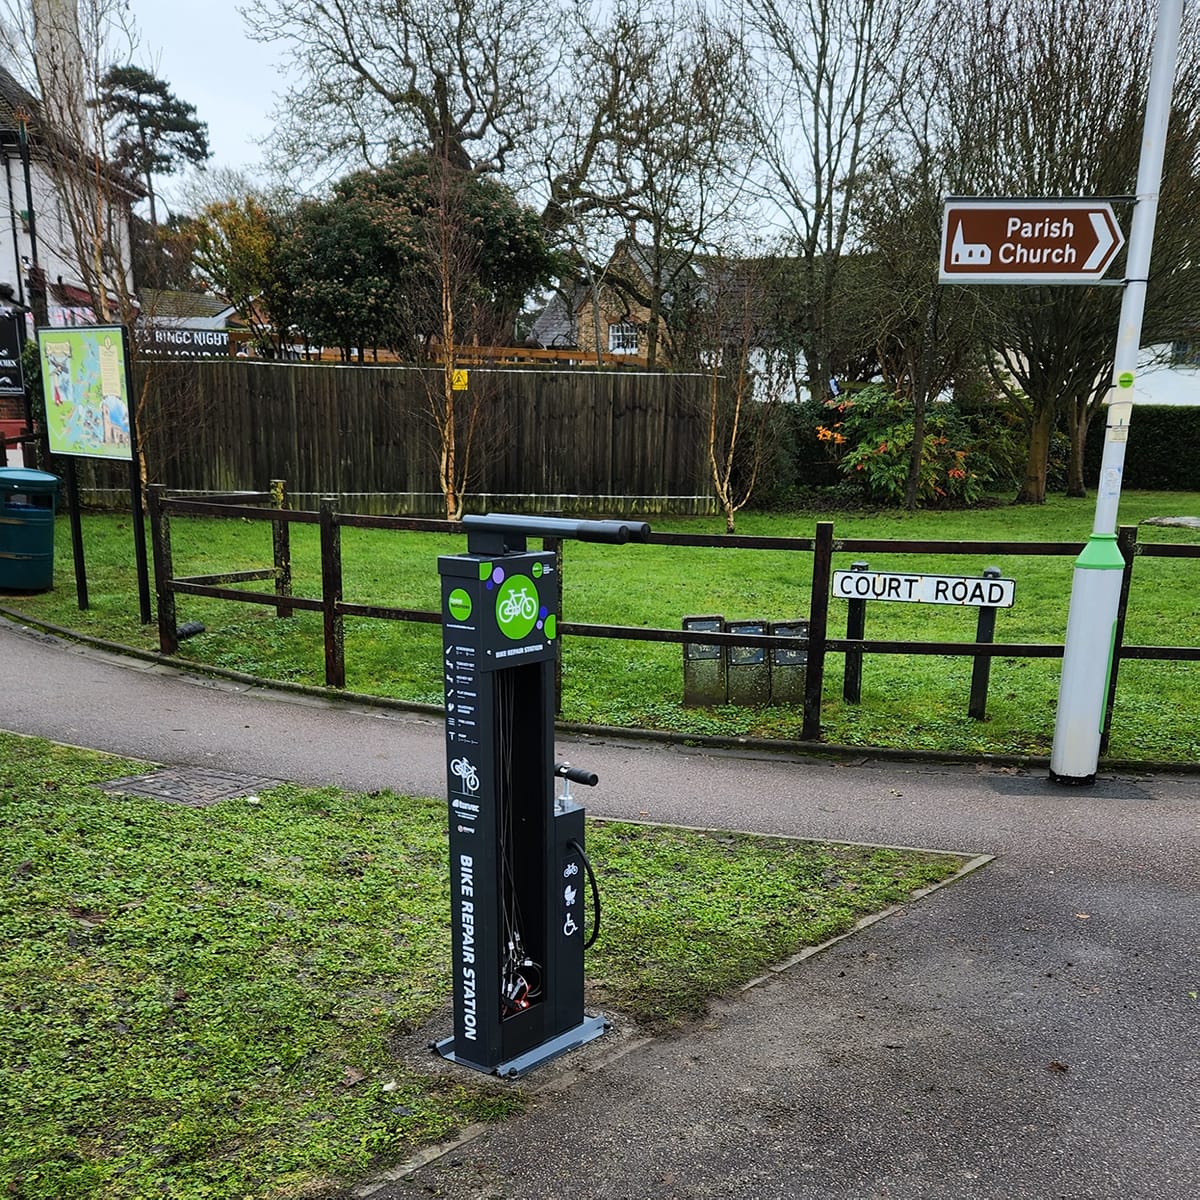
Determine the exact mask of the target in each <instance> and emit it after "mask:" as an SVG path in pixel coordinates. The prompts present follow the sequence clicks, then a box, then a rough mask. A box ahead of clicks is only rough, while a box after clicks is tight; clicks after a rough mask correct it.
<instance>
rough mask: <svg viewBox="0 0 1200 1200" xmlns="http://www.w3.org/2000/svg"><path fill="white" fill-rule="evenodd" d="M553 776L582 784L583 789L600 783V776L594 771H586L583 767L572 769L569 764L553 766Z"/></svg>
mask: <svg viewBox="0 0 1200 1200" xmlns="http://www.w3.org/2000/svg"><path fill="white" fill-rule="evenodd" d="M554 773H555V775H561V776H562V777H563V778H564V779H569V780H570V781H571V782H572V783H582V784H583V786H584V787H595V786H596V784H598V783H599V782H600V776H599V775H597V774H596V772H595V771H587V770H585V769H584V768H583V767H573V766H571V764H570V763H565V762H560V763H555V764H554Z"/></svg>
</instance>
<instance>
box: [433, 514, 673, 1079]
mask: <svg viewBox="0 0 1200 1200" xmlns="http://www.w3.org/2000/svg"><path fill="white" fill-rule="evenodd" d="M463 526H464V527H465V529H466V532H467V552H466V554H455V555H443V556H441V557H440V558H439V559H438V573H439V574H440V576H441V581H442V643H443V666H444V677H445V684H446V778H447V783H448V803H449V813H450V889H451V891H450V909H451V923H452V931H453V964H452V965H453V977H454V1033H453V1035H452V1036H451V1037H448V1038H445V1039H444V1040H443V1041H440V1042H437V1043H435V1045H434V1049H436V1050H437V1052H438V1053H439V1054H441V1055H442V1056H443V1057H444V1058H447V1059H450V1060H451V1061H453V1062H456V1063H461V1064H463V1065H464V1066H468V1067H471V1068H474V1069H475V1070H479V1071H487V1072H494V1073H495V1074H497V1075H501V1076H504V1077H506V1078H515V1077H517V1076H520V1075H524V1074H525V1073H526V1072H528V1071H531V1070H532V1069H533V1068H534V1067H537V1066H539V1065H541V1064H542V1063H545V1062H548V1061H549V1060H550V1059H552V1058H555V1057H557V1056H558V1055H560V1054H563V1053H565V1052H566V1051H568V1050H571V1049H574V1048H575V1047H576V1046H581V1045H583V1044H584V1043H585V1042H589V1041H591V1040H592V1039H593V1038H596V1037H599V1036H600V1034H602V1033H603V1032H604V1030H605V1028H606V1027H607V1026H606V1022H605V1020H604V1018H602V1017H587V1016H585V1015H584V1011H583V953H584V950H585V949H586V947H587V946H588V945H590V944H591V942H592V941H594V940H595V935H596V933H597V932H598V930H599V925H598V922H599V915H600V913H599V893H598V891H597V889H596V882H595V877H594V876H593V875H592V873H591V866H590V864H589V863H588V861H587V856H586V854H585V852H584V810H583V808H582V807H581V806H580V805H579V804H577V803H575V801H574V799H573V797H572V796H571V792H570V784H571V782H572V781H574V782H577V783H583V784H587V785H592V784H595V783H596V776H595V775H593V774H591V773H590V772H588V771H584V770H580V769H578V768H574V767H571V766H569V765H568V764H566V763H560V764H558V765H557V766H556V765H555V762H554V674H555V660H556V656H557V650H558V647H557V635H558V630H557V623H558V619H559V618H558V611H557V610H558V605H559V595H560V590H559V579H558V569H557V567H556V563H555V555H554V554H553V553H552V552H549V551H544V550H543V551H532V552H531V551H528V550H527V549H526V538H528V537H537V538H573V539H578V540H580V541H589V542H607V543H611V544H623V543H626V542H629V541H645V540H646V539H647V538H648V537H649V534H650V527H649V526H648V525H646V524H644V523H643V522H639V521H572V520H563V519H561V518H552V517H520V516H508V515H502V514H489V515H487V516H475V517H472V516H468V517H464V518H463ZM556 777H557V778H560V779H562V781H563V782H562V785H563V793H562V794H561V795H559V796H557V797H556V796H555V779H556ZM585 876H586V877H587V880H588V882H589V883H590V887H591V893H592V908H591V933H590V935H589V937H588V938H587V939H586V941H585V931H584V924H585V913H584V884H585Z"/></svg>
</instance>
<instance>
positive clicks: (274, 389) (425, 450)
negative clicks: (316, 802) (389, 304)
mask: <svg viewBox="0 0 1200 1200" xmlns="http://www.w3.org/2000/svg"><path fill="white" fill-rule="evenodd" d="M143 370H150V371H152V372H153V374H152V375H151V376H150V381H149V392H148V396H147V403H146V405H145V411H144V412H143V414H142V421H141V428H142V431H143V439H144V442H145V444H146V447H147V454H148V459H149V462H150V471H151V478H150V480H149V482H152V483H163V484H165V485H166V486H168V487H170V488H173V489H181V490H199V491H242V490H263V489H265V488H266V487H267V486H268V484H269V483H270V481H271V480H272V479H286V480H287V484H288V490H289V491H290V492H291V493H292V494H293V495H296V496H298V497H301V496H304V497H313V496H320V495H330V494H335V493H340V494H343V495H347V494H351V493H367V494H372V493H378V494H385V495H386V494H392V495H395V494H396V493H432V494H433V497H434V499H433V501H432V504H431V510H432V511H436V509H437V502H436V496H437V495H438V493H439V491H440V489H439V487H438V483H437V447H436V439H435V436H434V432H433V423H432V420H431V417H430V411H429V402H428V395H429V390H428V389H429V388H430V387H433V388H436V387H438V386H439V385H440V380H439V378H438V374H437V372H429V373H428V374H424V373H423V372H422V371H421V370H420V369H418V368H414V367H387V368H369V367H368V368H357V367H335V366H318V365H306V364H282V363H280V364H276V363H257V362H242V361H238V360H230V361H224V360H198V361H193V362H187V363H154V364H149V365H142V366H140V367H139V370H138V373H137V377H136V378H135V386H137V385H138V384H139V383H140V378H141V371H143ZM470 380H471V383H470V386H471V387H472V389H473V391H475V395H474V397H473V398H475V399H478V400H479V401H480V402H481V403H482V404H483V405H484V406H485V409H486V411H487V414H488V420H487V421H486V422H485V424H484V427H482V429H481V434H480V436H479V438H478V441H477V444H476V445H475V446H474V448H473V470H472V480H471V483H470V486H469V489H468V490H469V491H471V492H487V493H492V494H510V495H511V494H517V495H519V494H534V495H547V494H560V493H565V494H579V495H602V496H607V495H618V496H619V495H627V496H670V495H684V496H692V495H703V494H707V493H708V491H709V484H708V471H707V461H706V457H705V445H704V436H703V435H704V429H703V421H702V420H701V419H700V418H701V414H702V396H703V385H704V381H703V379H702V378H700V377H698V376H694V375H669V374H654V373H651V372H644V371H639V372H622V371H612V370H609V371H567V370H553V369H550V370H544V371H543V370H509V371H506V370H503V369H494V370H487V369H484V368H478V367H476V368H472V370H471V373H470ZM476 389H477V390H476ZM80 468H81V469H80V476H81V479H80V482H81V484H82V486H83V487H84V488H85V489H90V490H92V491H93V492H96V491H99V492H101V493H103V492H105V491H107V492H109V493H111V494H112V497H113V498H114V499H116V500H117V501H118V502H119V498H120V495H121V493H123V492H124V493H126V494H127V490H128V489H127V483H126V480H125V479H124V478H123V477H122V470H123V469H122V468H120V467H119V466H117V467H114V465H113V464H110V463H106V462H103V461H99V460H82V461H81V464H80Z"/></svg>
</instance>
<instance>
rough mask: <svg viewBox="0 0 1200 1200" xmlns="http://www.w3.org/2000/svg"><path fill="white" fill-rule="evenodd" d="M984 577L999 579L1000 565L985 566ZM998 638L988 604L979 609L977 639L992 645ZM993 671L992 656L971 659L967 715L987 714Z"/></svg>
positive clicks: (978, 655) (979, 655) (976, 717)
mask: <svg viewBox="0 0 1200 1200" xmlns="http://www.w3.org/2000/svg"><path fill="white" fill-rule="evenodd" d="M983 577H984V579H999V578H1000V568H999V567H984V568H983ZM995 640H996V610H995V608H993V607H989V606H988V605H983V606H981V607H980V609H979V619H978V621H977V622H976V625H975V641H976V643H977V644H979V645H984V646H986V645H990V644H991V643H992V642H994V641H995ZM991 672H992V656H991V655H990V654H977V655H976V656H975V657H974V658H973V659H972V660H971V699H970V702H969V703H968V704H967V716H968V717H973V718H974V719H975V720H976V721H982V720H983V719H984V717H985V716H986V715H987V694H988V678H989V677H990V675H991Z"/></svg>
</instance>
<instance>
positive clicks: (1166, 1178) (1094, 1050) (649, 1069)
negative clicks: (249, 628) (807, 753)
mask: <svg viewBox="0 0 1200 1200" xmlns="http://www.w3.org/2000/svg"><path fill="white" fill-rule="evenodd" d="M0 679H3V681H4V684H5V701H4V710H3V716H2V717H0V725H2V726H3V727H6V728H9V729H12V730H15V731H18V732H23V733H31V734H38V735H41V736H44V737H50V738H55V739H57V740H59V741H64V742H71V743H75V744H78V745H85V746H92V747H96V748H99V749H105V750H111V751H115V752H118V753H122V754H128V755H134V756H137V757H142V758H147V759H151V760H153V761H156V762H161V763H169V764H173V765H175V764H178V765H184V764H187V765H203V766H210V767H217V768H220V769H223V770H229V771H236V772H244V773H247V774H255V775H268V776H271V777H276V778H282V779H293V780H297V781H300V782H305V783H335V784H338V785H340V786H343V787H348V788H355V789H374V788H379V787H392V788H395V789H397V790H401V791H415V792H420V793H428V794H433V795H444V778H443V774H442V772H443V765H442V763H443V759H442V728H441V722H440V721H438V720H434V719H431V718H426V717H420V716H414V715H410V714H404V713H399V712H394V711H386V710H379V709H369V708H362V709H358V708H354V707H351V706H349V705H346V704H343V703H337V702H329V701H326V700H323V699H313V698H309V697H299V696H289V695H285V694H281V693H277V692H272V691H270V690H267V689H256V688H248V687H245V686H242V685H235V684H231V683H228V682H220V681H214V680H209V679H203V678H200V677H193V676H189V675H187V674H186V673H182V672H180V671H178V670H176V669H175V668H171V667H164V666H160V665H156V664H150V663H145V662H138V661H136V660H132V659H124V658H118V657H116V656H110V655H106V654H103V653H100V652H97V651H95V650H90V649H85V648H81V647H78V646H73V645H70V644H67V643H63V642H60V641H58V640H56V639H53V638H47V637H44V636H42V635H36V634H31V633H30V632H28V631H22V630H21V629H19V628H18V627H17V626H14V625H12V624H10V623H6V622H0ZM559 753H560V757H565V758H569V759H570V760H571V761H572V762H574V763H576V764H577V765H581V766H587V767H590V768H592V769H594V770H596V771H597V772H599V774H600V777H601V782H600V786H599V787H597V788H595V789H594V790H592V791H588V792H586V793H585V796H584V799H585V800H586V803H587V807H588V811H589V812H590V813H592V814H593V815H597V816H614V817H632V818H637V819H642V820H655V821H666V822H673V823H679V824H687V825H701V826H720V827H725V828H734V829H748V830H758V831H762V832H765V833H779V834H788V835H796V836H803V837H816V838H833V839H844V840H848V841H863V842H881V843H889V844H898V845H920V846H930V847H937V848H943V849H948V850H959V851H967V852H971V853H977V854H990V855H995V856H996V857H995V860H994V861H992V862H991V863H989V864H988V865H987V866H985V867H984V868H982V869H981V870H979V871H976V872H974V873H973V874H971V875H969V876H967V877H966V878H965V879H963V880H961V881H960V882H958V883H956V884H954V885H952V886H951V887H948V888H944V889H942V890H941V891H938V892H936V893H934V894H933V895H931V896H929V897H927V898H926V899H924V900H921V901H920V902H918V903H915V904H911V905H907V906H904V907H903V908H901V909H900V910H899V911H898V912H896V913H894V914H893V915H891V916H889V917H887V918H886V919H884V920H882V921H880V922H878V923H876V924H874V925H872V926H871V927H870V928H869V929H866V930H864V931H863V932H861V933H859V934H857V935H856V936H854V937H852V938H849V939H846V940H844V941H842V942H840V943H838V944H837V945H836V946H834V947H832V948H831V949H829V950H828V951H826V952H825V953H823V954H820V955H817V956H815V957H812V958H809V959H807V960H805V961H804V962H802V963H800V964H799V965H797V966H795V967H793V968H792V969H791V970H789V971H786V972H783V973H780V974H779V975H778V976H776V977H774V978H772V979H771V981H770V982H768V983H766V984H764V985H762V986H759V987H756V988H753V989H751V990H749V991H747V992H744V993H741V994H739V995H738V996H736V997H733V998H730V999H728V1000H726V1001H724V1002H722V1003H720V1004H718V1005H716V1006H715V1007H714V1010H713V1012H712V1014H711V1017H710V1019H709V1020H707V1021H706V1022H704V1023H703V1024H702V1025H700V1026H698V1027H696V1028H695V1029H691V1030H688V1031H686V1032H683V1033H680V1034H676V1035H673V1036H670V1037H666V1038H662V1039H655V1040H649V1041H647V1040H640V1039H638V1038H637V1037H636V1034H635V1033H634V1031H631V1030H629V1029H624V1028H622V1027H621V1026H620V1023H618V1027H617V1028H616V1029H615V1031H614V1032H613V1033H612V1034H610V1035H609V1036H608V1037H606V1038H603V1039H601V1040H600V1041H598V1042H596V1043H594V1044H593V1045H592V1046H591V1047H588V1048H586V1049H585V1050H583V1051H581V1052H579V1053H578V1054H576V1055H574V1056H571V1057H570V1058H568V1059H564V1060H561V1063H560V1064H555V1065H552V1066H551V1067H548V1068H545V1069H544V1071H545V1075H544V1077H542V1078H539V1076H540V1075H541V1073H540V1072H539V1073H537V1074H535V1075H534V1076H532V1077H531V1079H530V1083H531V1084H532V1085H533V1086H534V1087H535V1088H538V1087H539V1085H540V1090H539V1091H538V1092H537V1093H536V1095H535V1098H534V1102H533V1103H532V1104H531V1106H530V1108H529V1110H528V1111H527V1112H526V1113H525V1114H524V1115H523V1116H521V1117H519V1118H517V1119H516V1120H513V1121H510V1122H508V1123H506V1124H505V1125H504V1126H502V1127H500V1128H496V1129H490V1130H487V1131H485V1132H483V1133H481V1134H479V1135H478V1136H476V1137H474V1138H472V1139H471V1140H469V1141H467V1142H465V1143H464V1144H462V1145H460V1146H458V1147H456V1148H455V1149H453V1150H452V1151H451V1152H450V1153H448V1154H446V1155H443V1156H442V1157H440V1158H437V1159H434V1160H432V1161H430V1162H426V1163H424V1164H423V1165H419V1166H418V1167H417V1168H416V1169H415V1171H414V1172H413V1173H412V1174H410V1175H408V1176H405V1177H399V1178H395V1179H392V1180H382V1179H381V1180H377V1181H374V1182H373V1183H371V1184H368V1185H365V1186H363V1187H360V1188H358V1189H356V1190H355V1192H354V1195H355V1196H365V1195H368V1194H370V1195H372V1196H373V1197H374V1198H375V1200H408V1198H410V1197H427V1196H429V1195H437V1196H445V1197H451V1198H462V1200H466V1198H468V1197H469V1198H472V1200H475V1198H478V1200H484V1198H487V1200H493V1198H500V1200H535V1198H536V1200H548V1198H549V1200H552V1198H556V1197H563V1198H566V1197H572V1198H574V1197H580V1198H583V1200H587V1198H595V1200H643V1198H645V1200H650V1198H654V1200H693V1198H694V1200H698V1198H701V1197H718V1198H722V1200H741V1198H743V1197H744V1198H746V1200H749V1198H751V1197H753V1198H754V1200H774V1198H779V1200H785V1198H787V1200H792V1198H801V1197H803V1198H808V1197H812V1198H814V1200H815V1198H841V1197H846V1198H850V1197H855V1198H858V1197H862V1198H875V1197H879V1198H884V1197H886V1198H889V1200H902V1198H910V1197H911V1198H918V1197H935V1196H936V1197H968V1198H973V1197H996V1198H999V1197H1005V1198H1007V1197H1022V1198H1025V1197H1032V1198H1041V1197H1046V1198H1057V1197H1062V1198H1070V1200H1084V1198H1087V1200H1108V1198H1113V1200H1124V1198H1126V1197H1155V1198H1156V1200H1191V1198H1193V1197H1195V1196H1198V1195H1200V1103H1198V1098H1200V999H1198V998H1197V993H1200V953H1198V951H1200V776H1184V775H1179V776H1174V775H1149V774H1144V775H1132V774H1123V775H1106V776H1102V778H1101V780H1100V782H1099V783H1098V784H1097V786H1096V787H1094V788H1085V789H1063V788H1057V787H1055V786H1053V785H1051V784H1049V783H1048V782H1047V781H1046V779H1045V771H1044V768H1030V769H1028V770H1025V769H1016V768H1006V769H999V768H995V767H987V766H983V765H981V766H979V767H974V766H967V767H960V766H954V767H949V766H938V765H929V764H925V763H917V762H895V761H883V760H881V759H878V758H873V757H871V756H869V755H864V756H862V757H860V758H856V759H853V760H846V761H825V760H818V759H811V758H789V757H786V756H782V755H781V756H771V755H757V756H756V755H742V754H734V753H728V754H723V753H714V752H711V751H703V750H696V749H691V750H689V749H680V748H671V747H664V746H648V745H640V744H635V743H632V742H628V743H626V742H616V741H611V740H600V739H580V740H576V741H569V740H566V739H564V740H563V741H562V742H561V743H560V746H559ZM451 1069H452V1068H451ZM504 1086H508V1085H504Z"/></svg>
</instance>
